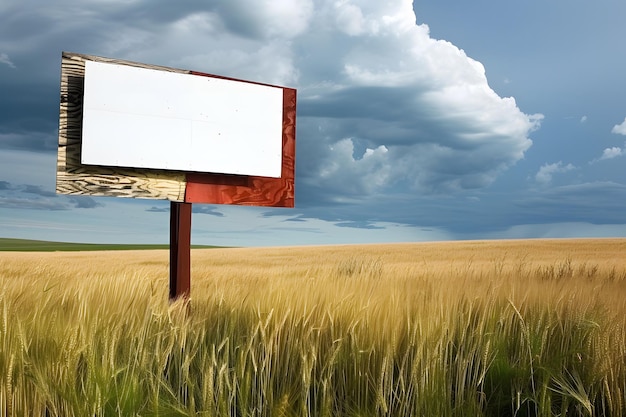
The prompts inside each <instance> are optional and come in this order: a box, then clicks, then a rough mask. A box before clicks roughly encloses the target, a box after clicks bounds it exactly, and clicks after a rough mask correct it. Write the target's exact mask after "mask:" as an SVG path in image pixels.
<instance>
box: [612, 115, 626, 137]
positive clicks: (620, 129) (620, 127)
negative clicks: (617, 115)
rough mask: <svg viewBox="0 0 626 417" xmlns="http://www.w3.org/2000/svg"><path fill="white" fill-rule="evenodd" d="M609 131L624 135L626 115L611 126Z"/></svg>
mask: <svg viewBox="0 0 626 417" xmlns="http://www.w3.org/2000/svg"><path fill="white" fill-rule="evenodd" d="M611 133H616V134H618V135H626V117H625V118H624V121H623V122H622V123H621V124H619V125H615V126H613V129H611Z"/></svg>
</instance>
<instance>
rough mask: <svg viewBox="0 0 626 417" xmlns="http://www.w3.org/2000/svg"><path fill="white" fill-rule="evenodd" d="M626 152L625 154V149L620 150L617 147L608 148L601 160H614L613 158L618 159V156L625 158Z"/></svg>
mask: <svg viewBox="0 0 626 417" xmlns="http://www.w3.org/2000/svg"><path fill="white" fill-rule="evenodd" d="M625 154H626V152H624V149H622V148H618V147H617V146H614V147H612V148H606V149H605V150H604V152H602V156H601V157H600V159H601V160H602V159H613V158H617V157H618V156H623V155H625Z"/></svg>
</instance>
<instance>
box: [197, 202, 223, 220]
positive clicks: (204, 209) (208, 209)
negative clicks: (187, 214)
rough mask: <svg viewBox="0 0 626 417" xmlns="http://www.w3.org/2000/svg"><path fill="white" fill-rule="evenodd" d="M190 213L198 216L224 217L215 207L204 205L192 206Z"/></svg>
mask: <svg viewBox="0 0 626 417" xmlns="http://www.w3.org/2000/svg"><path fill="white" fill-rule="evenodd" d="M191 211H192V212H193V213H198V214H209V215H211V216H216V217H224V213H222V212H220V211H218V208H217V207H215V206H210V205H206V204H194V205H193V206H192V208H191Z"/></svg>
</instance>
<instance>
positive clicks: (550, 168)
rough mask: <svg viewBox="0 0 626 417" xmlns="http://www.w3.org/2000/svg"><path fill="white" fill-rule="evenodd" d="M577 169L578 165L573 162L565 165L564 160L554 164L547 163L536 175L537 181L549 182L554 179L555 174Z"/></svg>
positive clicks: (541, 182)
mask: <svg viewBox="0 0 626 417" xmlns="http://www.w3.org/2000/svg"><path fill="white" fill-rule="evenodd" d="M574 169H576V167H575V166H574V165H572V164H567V165H564V164H563V162H561V161H559V162H556V163H554V164H545V165H543V166H542V167H541V168H539V171H538V172H537V174H536V175H535V181H537V182H538V183H540V184H548V183H550V182H551V181H552V177H553V176H554V174H562V173H565V172H569V171H572V170H574Z"/></svg>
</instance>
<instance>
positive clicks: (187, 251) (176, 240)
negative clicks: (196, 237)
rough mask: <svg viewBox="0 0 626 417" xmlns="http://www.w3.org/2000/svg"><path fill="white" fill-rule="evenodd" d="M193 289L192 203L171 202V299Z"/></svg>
mask: <svg viewBox="0 0 626 417" xmlns="http://www.w3.org/2000/svg"><path fill="white" fill-rule="evenodd" d="M190 290H191V203H179V202H176V201H172V202H171V204H170V301H174V300H176V299H178V298H179V297H184V298H186V299H189V294H190Z"/></svg>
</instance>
